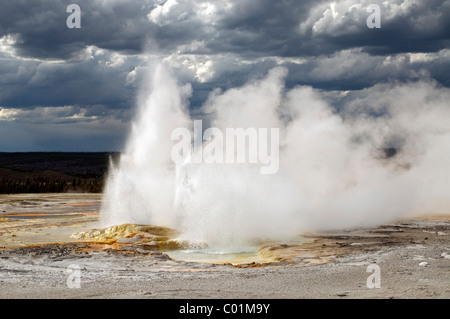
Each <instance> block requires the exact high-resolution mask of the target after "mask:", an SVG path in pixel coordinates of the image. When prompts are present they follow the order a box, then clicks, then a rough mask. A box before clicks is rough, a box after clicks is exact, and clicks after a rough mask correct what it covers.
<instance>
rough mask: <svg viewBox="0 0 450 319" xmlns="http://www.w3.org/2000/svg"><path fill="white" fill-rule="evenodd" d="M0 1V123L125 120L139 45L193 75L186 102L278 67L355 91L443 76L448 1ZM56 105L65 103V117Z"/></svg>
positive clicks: (302, 79)
mask: <svg viewBox="0 0 450 319" xmlns="http://www.w3.org/2000/svg"><path fill="white" fill-rule="evenodd" d="M71 3H76V4H78V5H79V6H80V8H81V28H80V29H69V28H68V27H67V26H66V19H67V17H68V16H69V13H67V12H66V8H67V6H68V5H69V4H71ZM371 3H376V4H378V5H379V6H380V8H381V28H380V29H369V28H368V27H367V25H366V19H367V17H368V16H369V15H370V12H367V7H368V5H369V4H371ZM0 8H1V9H0V108H3V109H4V110H6V109H10V110H12V111H11V112H9V113H8V112H6V111H4V112H3V113H1V110H0V122H1V121H7V123H8V127H11V126H12V125H13V122H12V119H15V121H18V122H20V123H22V124H21V127H25V123H26V122H27V121H29V122H32V123H33V125H38V122H42V123H53V124H54V125H56V124H58V125H62V123H71V125H76V123H79V125H81V124H80V123H83V125H87V126H88V127H89V128H90V130H91V131H92V130H93V128H94V123H97V125H99V123H101V122H102V121H109V120H114V121H115V120H118V121H119V122H120V121H123V122H126V121H128V120H129V119H130V117H131V114H132V110H133V107H134V105H135V100H136V98H135V97H136V95H137V90H138V89H139V88H140V86H141V85H142V84H144V85H145V83H143V81H142V79H143V73H145V68H144V65H145V60H146V51H151V52H152V53H153V54H158V55H160V56H161V57H162V58H163V59H164V61H165V62H166V63H168V64H169V65H170V66H171V67H172V68H173V70H174V72H175V73H176V76H177V78H178V79H179V81H180V82H182V83H185V82H191V83H192V86H193V96H192V97H191V99H190V102H191V107H192V108H194V109H195V108H197V107H198V106H200V105H201V104H202V103H203V102H204V101H205V100H206V99H207V97H208V95H209V94H210V92H211V91H212V90H214V89H215V88H221V89H227V88H230V87H235V86H239V85H242V84H244V83H245V82H246V81H248V80H251V79H252V78H257V77H261V76H263V75H264V74H266V73H267V71H268V70H269V69H271V68H273V67H275V66H279V65H282V66H285V67H287V69H288V70H289V73H288V76H287V78H286V81H287V86H288V87H292V86H295V85H298V84H306V85H312V86H314V87H316V88H321V89H325V90H355V89H363V88H366V87H370V86H373V85H376V84H377V83H383V82H389V81H415V80H418V79H423V78H426V79H433V80H436V81H437V82H438V83H440V84H441V85H444V86H450V76H449V75H448V72H447V70H448V69H449V67H450V50H449V44H450V42H449V41H450V1H449V0H446V1H445V0H429V1H422V0H392V1H378V0H340V1H329V0H321V1H314V0H307V1H296V0H283V1H273V0H271V1H269V0H259V1H240V0H232V1H229V0H214V1H202V0H166V1H162V0H141V1H126V0H109V1H103V0H81V1H74V0H33V1H31V0H16V1H11V0H0ZM65 107H68V108H69V109H70V110H71V111H73V112H75V113H74V114H73V115H70V116H69V115H64V114H65V113H64V112H66V111H67V110H69V109H65ZM51 108H54V112H52V111H51ZM43 109H45V110H46V112H47V113H46V116H36V115H37V114H38V113H39V111H40V110H43ZM20 110H23V111H24V112H19V111H20ZM28 110H29V111H30V112H31V113H27V112H28ZM33 110H35V111H33ZM25 111H26V112H25ZM33 112H34V113H33ZM52 116H53V118H51V117H52ZM32 119H34V120H32ZM4 123H6V122H4ZM0 125H3V124H0ZM3 127H5V126H4V125H3ZM26 127H27V129H28V130H30V131H31V130H32V128H33V129H36V127H35V126H26ZM55 127H56V126H55ZM40 132H43V131H42V130H41V131H40ZM72 132H74V134H75V133H76V134H81V133H80V132H81V130H77V129H76V128H75V126H74V128H73V131H72ZM31 135H32V134H31ZM44 135H45V134H44ZM17 136H25V135H21V134H18V135H17ZM45 136H47V135H45ZM64 136H65V138H67V135H64V134H62V135H61V138H63V137H64ZM83 136H84V135H83ZM80 138H82V137H81V135H80ZM83 138H84V137H83ZM102 138H103V137H102ZM104 138H105V139H106V137H104ZM43 143H44V142H43ZM55 143H56V142H55ZM24 145H25V144H24ZM27 145H28V144H27ZM42 145H44V144H42ZM43 147H44V146H43Z"/></svg>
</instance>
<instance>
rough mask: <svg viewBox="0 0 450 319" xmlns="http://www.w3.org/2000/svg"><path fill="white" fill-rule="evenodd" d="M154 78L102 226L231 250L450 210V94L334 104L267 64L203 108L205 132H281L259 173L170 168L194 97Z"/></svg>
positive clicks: (391, 94) (363, 96) (405, 87)
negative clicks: (275, 154) (275, 153)
mask: <svg viewBox="0 0 450 319" xmlns="http://www.w3.org/2000/svg"><path fill="white" fill-rule="evenodd" d="M149 73H150V75H151V77H150V78H149V80H148V81H147V82H148V83H149V85H148V88H147V89H146V90H144V92H143V94H142V98H141V99H140V101H139V109H138V112H139V113H138V114H137V117H136V120H135V122H134V124H133V128H132V132H131V136H130V137H129V141H128V144H127V146H126V149H125V150H124V152H123V154H122V155H121V158H120V162H119V163H118V165H117V166H114V167H111V169H110V173H109V177H108V180H107V185H106V189H105V195H104V204H103V206H102V210H101V220H102V222H103V225H104V226H109V225H114V224H120V223H125V222H132V223H140V224H156V225H165V226H170V227H175V228H177V229H179V230H180V231H181V232H182V234H183V235H182V237H183V238H185V239H188V240H191V241H200V242H206V243H208V245H210V246H221V247H223V246H228V247H230V246H236V245H238V246H239V245H246V244H249V243H250V242H251V241H252V240H254V239H267V238H269V239H288V238H291V237H292V236H296V235H298V234H300V233H302V232H305V231H320V230H332V229H348V228H354V227H361V226H374V225H377V224H380V223H385V222H390V221H393V220H396V219H398V218H401V217H405V216H414V215H418V214H421V215H423V214H431V213H449V212H450V188H449V186H450V106H449V103H448V101H450V90H449V89H447V88H443V87H438V86H437V85H436V84H435V83H434V82H433V83H432V82H429V81H423V82H416V83H412V84H398V85H377V86H374V87H371V88H368V89H366V90H363V91H359V92H356V93H349V94H348V96H347V97H345V98H343V99H342V100H341V104H340V105H339V107H338V108H337V107H335V106H333V105H330V103H329V102H327V101H326V100H325V99H324V98H323V97H322V96H321V93H320V92H319V91H317V90H314V89H312V88H311V87H306V86H300V87H295V88H293V89H290V90H288V89H286V88H285V86H284V78H285V77H286V75H287V71H286V69H284V68H274V69H272V70H271V71H270V72H269V73H268V75H267V76H266V77H265V78H263V79H260V80H254V81H251V82H250V83H248V84H246V85H244V86H243V87H239V88H233V89H230V90H227V91H225V92H221V91H214V92H212V93H211V95H210V97H209V99H208V101H207V102H206V103H205V105H204V106H203V107H202V111H203V114H205V119H207V121H208V123H210V125H211V127H216V128H219V129H222V130H225V129H226V128H237V127H240V128H244V129H246V128H279V130H280V154H279V157H280V163H279V170H278V172H277V173H276V174H273V175H263V174H260V170H259V165H255V164H195V163H188V162H186V163H183V164H179V165H176V164H175V163H174V162H173V161H172V159H171V149H172V147H173V145H174V141H172V140H171V132H172V131H173V130H174V129H175V128H179V127H185V128H188V129H190V130H192V125H193V120H194V118H190V116H189V112H188V104H187V100H188V98H189V96H190V94H191V89H190V86H184V87H180V86H178V85H177V83H176V80H175V79H174V78H173V77H172V76H171V74H170V71H169V70H168V69H167V68H166V67H165V66H164V65H163V64H158V65H157V66H155V67H154V69H153V71H151V72H149ZM337 109H339V111H337ZM196 119H197V118H196Z"/></svg>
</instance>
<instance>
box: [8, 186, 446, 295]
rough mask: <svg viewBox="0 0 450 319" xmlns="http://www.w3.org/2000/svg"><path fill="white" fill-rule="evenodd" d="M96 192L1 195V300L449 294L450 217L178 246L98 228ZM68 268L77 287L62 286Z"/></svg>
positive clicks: (141, 233) (159, 232)
mask: <svg viewBox="0 0 450 319" xmlns="http://www.w3.org/2000/svg"><path fill="white" fill-rule="evenodd" d="M101 198H102V196H101V195H100V194H21V195H1V196H0V213H1V216H0V286H1V287H2V289H1V290H0V297H1V298H448V297H449V296H450V289H449V287H450V285H449V284H450V278H449V276H448V274H449V271H450V240H449V238H450V218H449V217H448V215H438V214H437V215H434V216H426V217H417V218H409V219H403V220H398V221H396V222H392V223H389V224H385V225H379V226H377V227H372V228H359V229H351V230H346V231H339V232H324V233H314V234H303V235H302V236H299V240H298V242H295V241H291V242H282V241H280V242H265V243H262V242H261V243H260V245H255V246H253V247H247V248H246V249H244V247H241V248H239V249H237V248H236V249H235V250H229V251H219V250H210V249H208V248H207V247H192V246H190V247H189V245H187V246H186V243H182V242H177V241H176V238H177V237H176V236H177V232H176V230H173V229H168V228H165V227H160V226H151V225H133V224H125V225H118V226H117V227H115V226H112V228H106V229H105V228H98V226H99V223H98V220H99V207H100V205H101ZM114 227H115V228H114ZM373 265H377V266H378V267H379V268H380V270H381V286H380V287H379V288H373V287H372V288H370V287H369V284H368V280H369V276H370V275H371V274H372V273H371V272H370V271H368V270H370V269H372V268H370V267H373ZM74 267H75V268H74ZM73 269H79V274H80V281H79V285H78V286H76V288H77V289H74V288H73V285H72V286H71V285H69V284H70V282H69V279H70V278H71V277H70V276H71V274H72V272H71V271H73Z"/></svg>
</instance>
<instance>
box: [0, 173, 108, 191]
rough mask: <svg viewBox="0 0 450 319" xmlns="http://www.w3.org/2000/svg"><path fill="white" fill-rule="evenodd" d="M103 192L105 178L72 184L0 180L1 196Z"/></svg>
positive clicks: (50, 180)
mask: <svg viewBox="0 0 450 319" xmlns="http://www.w3.org/2000/svg"><path fill="white" fill-rule="evenodd" d="M102 190H103V178H77V177H74V178H73V180H72V181H71V182H67V181H63V180H60V179H58V178H55V179H54V178H50V177H35V178H27V179H26V180H19V181H13V180H9V179H6V178H2V179H1V180H0V194H17V193H63V192H70V191H73V192H86V193H101V192H102Z"/></svg>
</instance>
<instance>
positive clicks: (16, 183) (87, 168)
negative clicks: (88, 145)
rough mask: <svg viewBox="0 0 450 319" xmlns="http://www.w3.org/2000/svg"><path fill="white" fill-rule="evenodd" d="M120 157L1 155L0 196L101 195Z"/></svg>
mask: <svg viewBox="0 0 450 319" xmlns="http://www.w3.org/2000/svg"><path fill="white" fill-rule="evenodd" d="M118 157H119V153H107V152H98V153H59V152H49V153H45V152H42V153H36V152H33V153H0V194H17V193H62V192H83V193H101V192H102V191H103V187H104V182H105V177H106V174H107V171H108V167H109V163H110V160H112V161H114V162H116V161H117V160H118Z"/></svg>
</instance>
